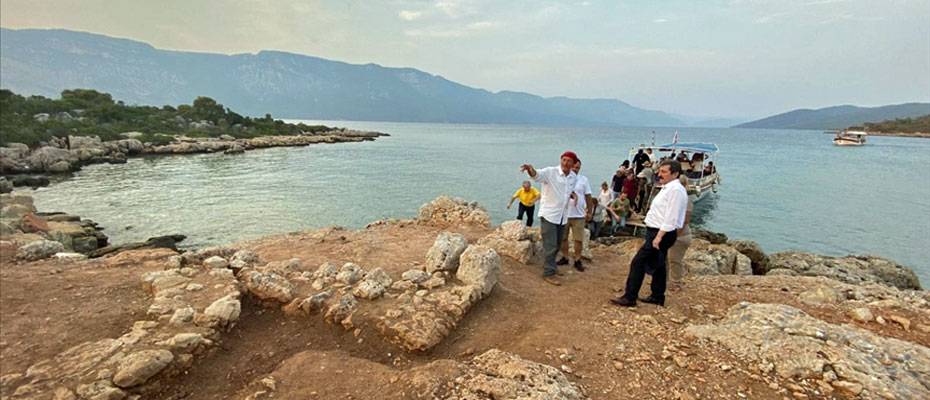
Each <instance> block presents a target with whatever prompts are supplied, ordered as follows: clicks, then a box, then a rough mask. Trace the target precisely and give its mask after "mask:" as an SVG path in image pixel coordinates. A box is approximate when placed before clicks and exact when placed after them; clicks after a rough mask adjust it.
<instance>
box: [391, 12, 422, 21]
mask: <svg viewBox="0 0 930 400" xmlns="http://www.w3.org/2000/svg"><path fill="white" fill-rule="evenodd" d="M397 16H398V17H400V19H402V20H404V21H415V20H417V19H419V18H420V17H422V16H423V11H410V10H400V12H399V13H397Z"/></svg>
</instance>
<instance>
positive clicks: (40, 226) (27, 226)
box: [19, 213, 48, 233]
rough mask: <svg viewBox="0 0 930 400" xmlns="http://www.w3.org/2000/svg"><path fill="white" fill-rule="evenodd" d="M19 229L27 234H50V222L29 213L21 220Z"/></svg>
mask: <svg viewBox="0 0 930 400" xmlns="http://www.w3.org/2000/svg"><path fill="white" fill-rule="evenodd" d="M19 229H20V230H22V231H23V232H26V233H39V232H48V222H46V221H45V220H44V219H42V218H40V217H38V216H37V215H35V214H33V213H29V214H26V215H24V216H23V218H22V219H20V221H19Z"/></svg>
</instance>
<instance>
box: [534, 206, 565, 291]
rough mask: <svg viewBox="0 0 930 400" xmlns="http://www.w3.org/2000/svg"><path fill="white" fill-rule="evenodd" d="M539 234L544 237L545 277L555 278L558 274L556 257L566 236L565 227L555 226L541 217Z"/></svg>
mask: <svg viewBox="0 0 930 400" xmlns="http://www.w3.org/2000/svg"><path fill="white" fill-rule="evenodd" d="M539 225H540V228H539V233H540V234H541V235H542V242H543V254H544V255H545V256H546V258H545V261H544V262H543V276H553V275H555V273H556V268H557V267H556V265H555V255H556V254H558V252H559V246H560V245H561V244H562V239H563V238H564V236H565V231H566V229H565V227H566V226H565V225H559V224H553V223H551V222H549V221H547V220H546V219H545V218H543V217H539Z"/></svg>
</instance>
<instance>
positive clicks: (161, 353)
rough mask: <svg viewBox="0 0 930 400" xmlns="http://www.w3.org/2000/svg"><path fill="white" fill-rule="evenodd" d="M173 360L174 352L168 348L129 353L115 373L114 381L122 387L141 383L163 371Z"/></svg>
mask: <svg viewBox="0 0 930 400" xmlns="http://www.w3.org/2000/svg"><path fill="white" fill-rule="evenodd" d="M173 360H174V354H171V352H170V351H168V350H142V351H137V352H135V353H132V354H129V355H128V356H126V358H125V359H123V360H122V362H120V365H119V367H118V368H117V370H116V374H115V375H113V383H114V384H116V386H119V387H122V388H128V387H133V386H136V385H139V384H141V383H144V382H145V381H147V380H148V379H149V378H151V377H153V376H155V374H157V373H159V372H161V370H163V369H165V367H167V366H168V364H170V363H171V361H173Z"/></svg>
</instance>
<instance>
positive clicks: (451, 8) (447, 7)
mask: <svg viewBox="0 0 930 400" xmlns="http://www.w3.org/2000/svg"><path fill="white" fill-rule="evenodd" d="M435 7H436V8H437V9H439V11H442V12H443V13H444V14H446V15H447V16H449V17H450V18H461V17H464V16H467V15H472V14H475V13H476V11H475V9H474V7H472V6H471V4H468V1H467V0H440V1H437V2H436V4H435Z"/></svg>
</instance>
